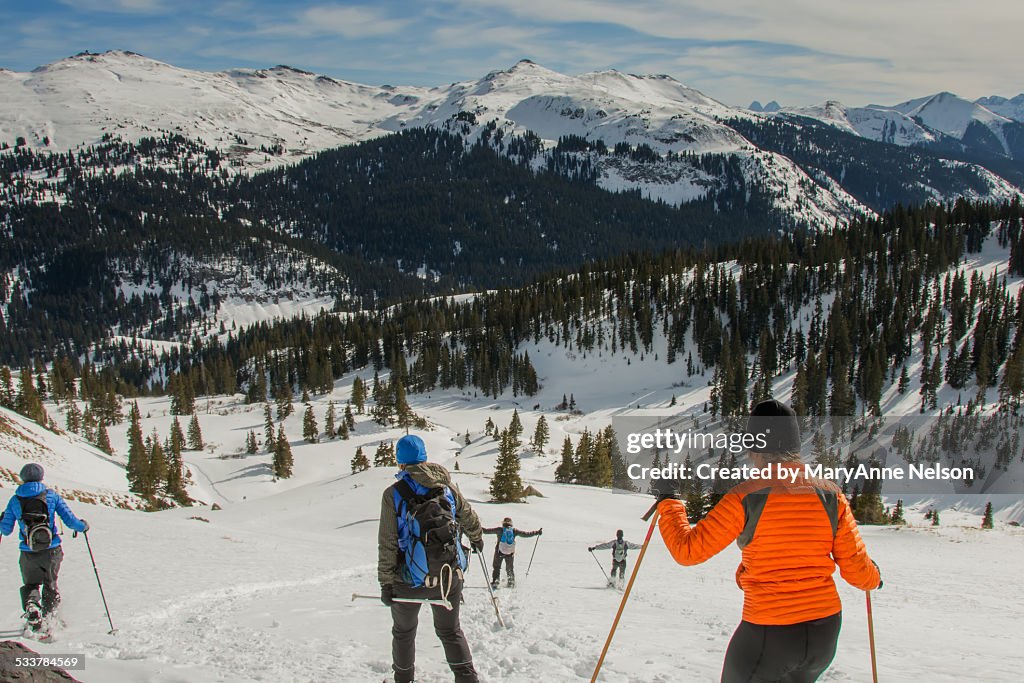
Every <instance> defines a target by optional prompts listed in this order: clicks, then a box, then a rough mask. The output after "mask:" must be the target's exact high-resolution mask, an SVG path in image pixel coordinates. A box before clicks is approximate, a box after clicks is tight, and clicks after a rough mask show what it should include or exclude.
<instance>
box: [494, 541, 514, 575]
mask: <svg viewBox="0 0 1024 683" xmlns="http://www.w3.org/2000/svg"><path fill="white" fill-rule="evenodd" d="M502 562H504V563H505V573H506V574H508V578H510V579H513V580H514V579H515V578H516V556H515V553H513V554H511V555H506V554H505V553H503V552H501V551H500V550H498V549H497V548H495V549H494V562H493V563H492V565H491V569H492V571H491V583H494V582H496V581H497V580H498V579H500V578H501V563H502Z"/></svg>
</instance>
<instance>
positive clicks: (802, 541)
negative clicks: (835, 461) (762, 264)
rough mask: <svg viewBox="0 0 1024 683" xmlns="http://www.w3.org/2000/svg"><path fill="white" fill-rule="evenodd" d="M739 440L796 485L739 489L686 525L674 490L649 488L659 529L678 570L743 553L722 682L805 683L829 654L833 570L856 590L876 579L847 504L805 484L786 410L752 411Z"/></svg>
mask: <svg viewBox="0 0 1024 683" xmlns="http://www.w3.org/2000/svg"><path fill="white" fill-rule="evenodd" d="M747 433H749V434H752V435H762V436H763V437H764V438H765V441H766V443H765V444H764V446H763V448H762V449H760V450H759V451H753V450H752V451H751V452H750V456H751V459H752V460H753V462H754V465H755V466H756V467H758V468H764V467H766V466H769V465H770V466H772V467H780V468H785V469H787V470H796V471H795V472H794V474H795V475H796V479H795V481H792V480H791V479H790V478H789V477H788V476H783V477H781V478H779V479H751V480H748V481H745V482H743V483H741V484H739V485H737V486H735V487H734V488H732V489H731V490H730V491H729V492H728V493H726V494H725V496H724V497H723V498H722V499H721V500H720V501H719V502H718V504H717V505H715V507H714V508H712V509H711V511H710V512H709V513H708V514H707V516H706V517H705V518H704V519H703V520H701V521H700V522H699V523H698V524H697V525H696V526H690V523H689V521H688V520H687V517H686V507H685V506H684V505H683V503H682V501H680V500H678V499H677V498H678V494H677V488H676V486H677V482H673V481H671V480H667V479H656V480H654V482H653V484H654V486H655V487H656V488H655V490H656V491H657V494H658V512H659V513H660V515H661V517H660V520H659V522H658V528H659V529H660V531H661V536H662V538H663V539H664V541H665V546H666V547H667V548H668V549H669V552H671V553H672V557H673V558H675V560H676V562H678V563H679V564H683V565H694V564H699V563H701V562H704V561H705V560H707V559H708V558H710V557H712V556H713V555H716V554H717V553H718V552H720V551H721V550H722V549H723V548H725V546H727V545H729V543H731V542H732V541H736V542H737V545H739V547H740V549H741V550H742V552H743V559H742V562H741V563H740V566H739V568H738V569H737V571H736V583H737V584H738V585H739V587H740V588H741V589H742V590H743V594H744V598H743V620H742V621H741V622H740V625H739V627H737V629H736V632H735V633H734V634H733V637H732V640H731V641H730V642H729V648H728V650H727V651H726V654H725V664H724V667H723V669H722V683H739V682H741V681H742V682H744V683H746V682H749V681H788V682H790V683H812V682H813V681H816V680H818V676H820V675H821V674H822V672H824V671H825V669H827V668H828V666H829V664H831V663H832V658H833V657H834V656H835V653H836V642H837V640H838V638H839V627H840V623H841V620H842V607H843V606H842V603H841V602H840V600H839V593H838V592H837V591H836V585H835V581H833V579H832V573H833V572H834V571H835V568H836V565H837V564H838V565H839V571H840V574H841V575H842V577H843V578H844V579H846V581H847V582H848V583H850V584H851V585H853V586H855V587H857V588H860V589H861V590H874V589H876V588H881V586H882V580H881V577H880V575H879V571H878V566H877V565H876V564H875V563H874V562H873V561H872V560H871V558H870V557H868V553H867V550H866V549H865V548H864V542H863V541H862V540H861V537H860V532H858V530H857V522H856V521H854V519H853V513H852V512H851V511H850V505H849V503H848V502H847V500H846V496H844V495H843V493H842V491H840V490H839V488H838V487H837V486H836V485H835V484H834V483H833V482H831V481H824V480H819V479H807V478H805V477H804V476H803V471H802V468H803V465H802V463H801V460H800V425H799V422H798V421H797V417H796V414H795V413H794V412H793V410H792V409H791V408H789V407H788V406H786V405H783V404H782V403H780V402H778V401H774V400H770V401H762V402H761V403H758V404H757V406H755V407H754V410H753V411H752V412H751V416H750V418H749V420H748V421H747Z"/></svg>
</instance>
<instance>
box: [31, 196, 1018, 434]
mask: <svg viewBox="0 0 1024 683" xmlns="http://www.w3.org/2000/svg"><path fill="white" fill-rule="evenodd" d="M1022 213H1024V209H1022V207H1021V205H1020V204H1019V203H1013V204H1004V205H999V206H996V205H989V204H970V203H968V202H958V203H956V204H955V205H952V206H934V205H929V206H925V207H921V208H915V209H903V208H898V209H896V210H894V211H892V212H889V213H886V214H884V215H883V216H881V217H879V218H877V219H874V218H872V219H864V220H861V221H858V222H856V223H855V224H853V225H851V226H850V227H849V228H847V229H841V230H836V231H834V232H832V233H822V234H813V235H812V234H799V235H790V236H780V237H770V238H759V239H749V240H746V241H743V242H741V243H738V244H735V245H723V246H720V247H716V248H713V249H710V248H709V249H705V250H696V249H687V250H669V251H664V252H660V253H657V254H652V253H647V252H639V253H633V254H629V255H624V256H620V257H615V258H611V259H608V260H605V261H600V262H596V263H593V264H588V265H585V266H583V267H581V268H580V269H577V270H565V271H561V272H557V273H554V274H551V275H548V276H545V277H542V278H538V279H536V280H535V281H534V282H533V283H531V284H529V285H527V286H525V287H522V288H517V289H511V288H503V289H499V290H496V291H494V292H490V293H486V294H481V295H479V296H475V297H472V298H470V299H468V300H453V299H450V298H429V299H419V300H414V301H408V302H405V303H403V304H401V305H397V306H394V307H390V308H387V309H385V310H381V311H378V312H361V313H356V314H340V315H339V314H325V315H321V316H318V317H315V318H297V319H295V320H291V321H283V322H280V323H276V324H268V323H260V324H258V325H255V326H252V327H249V328H246V329H243V330H240V331H237V332H229V333H228V334H227V335H226V337H221V338H217V337H210V338H208V339H207V340H206V341H201V340H198V339H197V340H195V342H194V343H193V344H191V345H181V346H177V347H175V348H173V349H172V350H170V351H169V352H165V353H163V354H161V355H159V356H158V357H154V356H153V355H152V353H150V352H148V351H147V350H145V349H144V348H143V347H142V346H141V344H139V343H137V342H136V343H134V344H133V343H130V342H128V341H125V340H122V341H120V342H118V343H116V344H107V345H105V346H103V347H102V348H99V349H97V350H96V352H95V354H94V355H93V356H91V357H90V358H89V359H88V361H87V363H86V364H85V365H84V366H83V364H82V363H81V361H80V359H78V358H77V357H74V358H72V357H68V358H64V359H62V360H61V361H60V363H59V365H60V367H62V368H63V370H62V372H63V373H64V374H65V375H67V376H72V377H73V376H77V375H79V374H84V375H86V376H87V377H89V386H92V387H94V389H93V391H94V392H95V393H96V394H97V395H105V394H106V393H107V392H109V391H116V392H117V393H120V394H124V395H129V396H130V395H133V394H139V393H149V392H164V391H170V392H171V393H173V394H175V395H179V394H180V395H181V396H185V397H188V396H192V397H194V396H196V395H203V394H210V393H230V392H234V391H242V392H244V393H245V394H246V396H247V397H248V400H249V401H251V402H262V401H266V400H289V401H290V400H291V397H292V396H293V395H295V394H297V393H299V392H303V391H309V392H310V393H320V392H324V391H327V390H328V389H329V388H330V386H331V383H332V382H333V381H334V380H335V379H337V378H339V377H341V376H342V375H343V374H345V373H347V372H349V371H351V370H353V369H356V368H363V367H367V366H373V367H374V368H375V369H377V370H379V371H384V370H389V371H390V373H391V377H392V381H394V380H397V381H399V382H400V383H401V385H402V387H403V390H408V391H412V392H426V391H431V390H433V389H434V388H436V387H442V388H447V387H459V388H463V389H465V388H472V389H473V390H475V391H479V392H482V393H484V394H490V395H495V396H497V395H498V394H500V393H501V392H503V391H505V390H507V389H511V390H512V393H513V395H530V394H532V393H533V392H534V391H536V389H537V385H538V380H537V377H536V373H535V371H534V369H533V367H532V363H531V361H530V359H529V352H528V349H527V348H526V345H527V344H528V343H530V342H542V341H545V340H546V341H547V342H549V343H551V344H555V345H557V346H563V347H566V348H570V349H572V350H573V351H575V352H577V353H582V354H623V353H624V354H633V355H638V354H639V355H643V354H655V353H661V352H664V353H665V354H666V355H665V357H664V362H665V363H667V364H668V365H669V371H668V372H669V374H671V373H676V374H677V375H678V376H679V378H680V379H682V378H685V377H687V376H693V375H695V374H699V373H701V372H704V371H706V372H709V373H712V374H713V380H712V381H713V385H714V392H713V395H712V404H713V405H712V406H711V409H712V411H713V412H715V413H718V414H722V415H732V414H741V413H743V411H745V410H746V409H747V407H748V405H749V402H750V401H753V400H757V399H759V398H762V397H764V396H767V395H768V394H769V393H770V391H771V386H772V380H773V379H775V378H777V377H778V376H780V375H781V374H784V373H786V372H791V371H796V380H795V381H796V391H795V395H794V402H795V403H796V404H797V405H798V406H799V407H800V409H801V410H802V411H803V412H805V413H806V414H808V415H826V414H832V413H836V414H852V411H854V410H855V409H857V407H858V406H859V407H860V408H862V409H864V410H866V411H868V412H871V411H877V410H878V401H879V398H880V396H881V393H882V391H883V389H884V388H885V387H887V386H891V385H892V384H893V383H895V382H899V383H900V385H901V386H906V385H908V383H909V381H910V378H909V377H908V376H907V361H908V359H909V358H910V357H911V355H912V354H914V353H915V352H920V353H921V354H922V355H923V358H924V362H923V363H922V364H921V370H920V373H919V376H917V377H916V379H918V380H919V382H920V387H921V406H922V409H925V408H935V407H936V406H935V398H936V393H937V391H938V389H939V388H940V387H942V386H945V385H949V386H951V387H953V388H955V389H967V388H968V387H973V389H971V392H976V393H977V394H978V395H981V394H984V393H985V392H986V390H988V389H997V390H998V392H999V397H1000V398H1001V399H1003V400H1004V401H1005V402H1006V403H1007V405H1011V404H1012V405H1014V406H1016V405H1018V404H1019V402H1020V400H1021V399H1022V398H1024V345H1022V341H1024V339H1022V330H1024V298H1022V297H1021V296H1020V294H1017V295H1014V296H1010V294H1009V293H1008V291H1007V283H1006V277H1007V276H1020V275H1024V242H1022V239H1024V237H1022V233H1021V217H1022ZM986 239H996V240H998V242H999V243H1000V244H1002V245H1004V246H1005V247H1006V248H1007V249H1008V250H1009V261H1008V263H1007V266H1006V268H1004V269H1001V270H1000V271H999V273H998V274H993V275H992V276H991V277H989V278H987V279H983V278H980V277H977V276H972V277H967V276H966V275H965V274H964V273H963V272H961V271H960V270H958V269H957V264H959V263H961V261H962V259H963V258H964V257H965V256H966V255H969V254H971V253H973V252H977V251H978V250H979V249H981V247H982V245H983V243H984V241H985V240H986ZM659 338H662V339H664V342H662V343H663V346H661V345H658V344H656V340H657V339H659ZM38 372H39V373H40V374H45V372H46V369H45V367H43V366H39V369H38ZM39 381H40V382H43V383H45V381H46V378H45V377H42V378H40V380H39ZM974 396H975V394H974V393H970V394H969V395H967V396H966V397H965V400H967V399H971V398H974ZM991 398H992V397H991V396H990V397H989V399H991ZM182 401H184V399H182Z"/></svg>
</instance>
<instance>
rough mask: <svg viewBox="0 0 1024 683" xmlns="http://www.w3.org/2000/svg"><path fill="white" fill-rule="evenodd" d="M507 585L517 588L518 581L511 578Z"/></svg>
mask: <svg viewBox="0 0 1024 683" xmlns="http://www.w3.org/2000/svg"><path fill="white" fill-rule="evenodd" d="M505 585H506V586H508V587H509V588H515V587H516V580H515V578H513V577H511V576H510V577H508V582H507V583H506V584H505Z"/></svg>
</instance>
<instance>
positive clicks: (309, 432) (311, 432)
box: [302, 403, 320, 443]
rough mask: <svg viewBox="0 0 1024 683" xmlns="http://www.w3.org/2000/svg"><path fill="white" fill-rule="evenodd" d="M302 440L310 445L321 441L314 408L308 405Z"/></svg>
mask: <svg viewBox="0 0 1024 683" xmlns="http://www.w3.org/2000/svg"><path fill="white" fill-rule="evenodd" d="M302 438H303V439H305V440H306V441H308V442H309V443H316V442H318V441H319V440H320V428H319V427H318V426H317V424H316V416H315V415H314V414H313V406H311V405H309V404H308V403H307V404H306V412H305V414H304V415H303V416H302Z"/></svg>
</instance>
